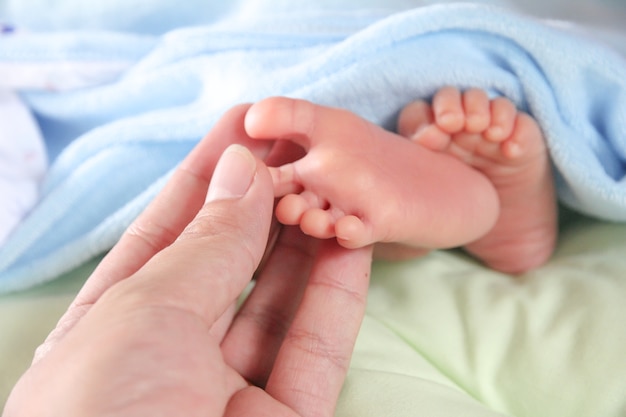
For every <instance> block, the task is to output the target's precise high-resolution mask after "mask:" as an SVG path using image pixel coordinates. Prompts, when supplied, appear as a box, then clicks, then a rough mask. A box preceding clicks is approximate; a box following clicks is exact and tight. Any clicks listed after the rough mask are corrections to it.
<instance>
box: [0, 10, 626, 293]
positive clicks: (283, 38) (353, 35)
mask: <svg viewBox="0 0 626 417" xmlns="http://www.w3.org/2000/svg"><path fill="white" fill-rule="evenodd" d="M12 62H16V63H24V62H29V63H47V64H50V63H52V64H54V63H59V62H74V63H78V64H81V63H82V64H87V63H89V64H94V65H96V66H97V65H100V64H105V65H109V64H110V65H112V67H115V68H118V69H119V71H118V72H117V73H114V74H113V75H111V76H110V78H109V79H105V78H106V77H104V78H103V79H101V80H99V81H98V84H97V85H91V86H83V87H82V88H77V89H70V90H65V91H44V90H42V91H23V98H24V100H25V101H26V102H27V104H28V106H29V107H30V108H31V109H32V111H33V113H34V114H35V116H36V118H37V120H38V122H39V125H40V127H41V129H42V132H43V134H44V137H45V139H46V144H47V147H48V151H49V153H50V156H51V158H52V165H51V169H50V171H49V173H48V176H47V179H46V182H45V184H44V187H43V194H42V199H41V202H40V204H38V206H37V207H36V208H35V209H34V210H33V211H32V213H31V214H30V216H29V217H28V218H26V219H25V221H24V222H23V223H22V224H21V226H20V227H19V228H18V229H17V231H16V232H15V233H14V234H13V236H12V237H11V239H10V240H9V241H8V242H7V243H6V245H5V246H4V247H3V248H1V249H0V291H11V290H18V289H22V288H26V287H29V286H32V285H34V284H37V283H41V282H45V281H47V280H50V279H53V278H54V277H56V276H57V275H59V274H60V273H62V272H65V271H67V270H69V269H71V268H73V267H75V266H76V265H78V264H80V263H82V262H84V261H86V260H87V259H89V258H90V257H92V256H94V255H95V254H98V253H101V252H103V251H105V250H107V249H108V248H110V247H111V246H112V245H113V244H114V243H115V242H116V240H117V239H118V238H119V236H120V234H121V233H122V232H123V230H124V229H125V227H126V226H127V225H128V224H129V223H130V222H131V221H132V220H133V219H134V218H135V216H136V215H137V214H138V213H139V212H140V211H141V210H142V209H143V208H144V207H145V205H146V204H147V203H148V202H149V201H150V199H151V198H152V197H153V196H154V195H155V193H156V192H158V190H159V189H160V187H161V186H162V185H163V183H164V182H165V180H166V179H167V177H168V175H170V173H171V171H172V169H173V168H174V167H176V165H177V163H178V162H179V161H180V160H181V159H182V158H183V157H184V156H185V155H186V154H187V153H188V152H189V150H190V149H191V148H192V147H193V146H194V144H196V143H197V142H198V140H199V139H200V138H201V137H202V136H203V135H204V134H205V133H206V132H207V131H208V130H209V129H210V128H211V126H212V125H213V123H214V122H215V121H216V120H217V119H218V118H219V116H220V115H221V114H222V113H223V112H224V111H225V110H227V109H228V108H229V107H230V106H232V105H234V104H236V103H239V102H249V101H255V100H259V99H261V98H263V97H266V96H270V95H287V96H292V97H301V98H305V99H308V100H312V101H315V102H318V103H321V104H326V105H332V106H338V107H344V108H347V109H350V110H352V111H354V112H355V113H357V114H360V115H361V116H363V117H365V118H367V119H369V120H371V121H373V122H375V123H378V124H380V125H383V126H385V127H388V128H392V127H393V125H394V121H395V118H396V116H397V114H398V111H399V109H401V108H402V107H403V106H404V105H405V104H406V103H408V102H409V101H411V100H414V99H416V98H428V97H430V96H432V94H433V93H434V92H435V91H436V90H437V89H439V88H440V87H442V86H445V85H455V86H458V87H460V88H468V87H479V88H483V89H487V90H489V91H490V92H491V93H492V94H493V95H504V96H507V97H509V98H510V99H512V100H513V101H514V102H515V103H516V104H517V105H518V106H519V107H520V108H521V109H523V110H525V111H527V112H529V113H531V114H532V115H533V116H534V117H535V118H536V119H537V120H538V121H539V123H540V124H541V127H542V128H543V130H544V132H545V136H546V139H547V141H548V144H549V149H550V152H551V155H552V159H553V161H554V165H555V167H556V172H557V174H556V175H557V185H558V191H559V196H560V198H561V200H562V201H563V202H564V203H565V204H567V205H569V206H571V207H573V208H575V209H576V210H579V211H581V212H583V213H587V214H590V215H593V216H597V217H599V218H603V219H608V220H613V221H624V220H626V179H625V178H626V177H625V173H626V62H625V61H624V60H623V59H622V58H621V57H620V56H619V55H618V54H616V53H613V52H611V51H610V50H608V49H605V48H602V47H599V46H598V45H597V44H595V43H593V42H591V41H588V40H585V39H583V38H580V37H577V36H574V35H573V34H572V33H567V32H564V31H562V30H561V29H557V28H554V27H551V26H549V25H546V24H543V23H539V22H537V21H534V20H531V19H527V18H524V17H522V16H519V15H516V14H509V13H507V12H505V11H503V10H500V9H496V8H490V7H487V6H477V5H467V4H465V5H462V4H459V5H439V6H429V7H423V8H419V9H415V10H409V11H403V12H400V13H395V14H389V13H379V12H372V13H369V12H361V13H355V12H354V11H351V12H350V13H341V12H328V13H312V12H311V13H299V14H291V15H290V14H282V15H275V16H272V17H258V18H256V17H252V16H248V17H245V18H238V19H232V20H229V21H226V20H224V21H220V22H217V23H213V24H210V25H201V26H194V27H188V28H183V29H177V30H173V31H170V32H168V33H165V34H164V35H150V34H143V35H139V34H136V33H130V32H122V31H116V32H111V31H100V30H98V31H96V30H94V31H88V30H81V31H79V32H55V33H33V34H30V35H20V36H14V37H13V36H8V37H5V38H4V39H2V41H1V42H0V63H12ZM85 84H86V85H87V84H89V83H85ZM4 122H5V121H3V123H4Z"/></svg>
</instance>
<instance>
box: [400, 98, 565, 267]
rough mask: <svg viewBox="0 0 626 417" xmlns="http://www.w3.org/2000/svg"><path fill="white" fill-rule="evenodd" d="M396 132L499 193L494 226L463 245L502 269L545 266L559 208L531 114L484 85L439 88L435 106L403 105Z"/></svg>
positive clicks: (419, 102)
mask: <svg viewBox="0 0 626 417" xmlns="http://www.w3.org/2000/svg"><path fill="white" fill-rule="evenodd" d="M398 130H399V132H400V134H402V135H404V136H406V137H409V138H411V139H412V140H413V141H414V142H415V143H417V144H420V145H422V146H425V147H427V148H429V149H431V150H433V151H436V152H441V153H444V154H447V155H451V156H454V157H455V158H457V159H459V160H460V161H463V162H464V163H465V164H467V165H468V166H470V167H472V168H474V169H476V170H477V171H479V172H481V173H482V174H484V175H485V176H486V177H487V178H488V179H489V181H490V182H491V183H492V184H493V186H494V187H495V189H496V192H497V194H498V199H499V203H500V214H499V216H498V220H497V222H496V224H495V226H494V227H493V228H492V229H491V230H490V231H489V233H487V234H486V235H484V236H482V237H481V238H480V239H477V240H476V241H474V242H471V243H469V244H467V245H465V249H466V250H467V251H468V252H470V253H471V254H473V255H474V256H476V257H477V258H479V259H481V260H482V261H483V262H485V263H486V264H487V265H489V266H491V267H492V268H494V269H497V270H499V271H503V272H508V273H520V272H524V271H527V270H529V269H533V268H535V267H537V266H540V265H542V264H543V263H544V262H545V261H546V260H547V259H548V258H549V257H550V255H551V254H552V252H553V251H554V246H555V242H556V237H557V207H556V197H555V190H554V182H553V176H552V171H551V167H550V161H549V156H548V150H547V148H546V144H545V141H544V138H543V134H542V132H541V130H540V128H539V126H538V124H537V123H536V121H535V120H534V119H532V118H531V117H530V116H529V115H527V114H525V113H522V112H518V111H517V109H516V108H515V106H514V104H513V103H512V102H511V101H509V100H508V99H506V98H503V97H499V98H494V99H489V98H488V96H487V94H486V93H485V92H484V91H482V90H477V89H471V90H468V91H466V92H463V93H462V92H460V91H459V90H458V89H456V88H452V87H447V88H443V89H441V90H440V91H439V92H437V94H436V95H435V96H434V98H433V100H432V103H427V102H424V101H417V102H414V103H411V104H410V105H408V106H407V107H406V108H405V109H404V110H403V112H402V113H401V115H400V118H399V121H398Z"/></svg>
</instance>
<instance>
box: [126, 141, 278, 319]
mask: <svg viewBox="0 0 626 417" xmlns="http://www.w3.org/2000/svg"><path fill="white" fill-rule="evenodd" d="M273 201H274V195H273V188H272V180H271V177H270V174H269V171H268V170H267V167H266V166H265V165H264V164H263V162H261V161H260V160H258V159H257V158H255V157H254V156H253V155H252V154H251V153H250V151H248V150H247V149H246V148H245V147H243V146H241V145H231V146H230V147H228V148H227V149H226V150H225V151H224V153H223V155H222V157H221V158H220V160H219V161H218V163H217V166H216V168H215V171H214V173H213V177H212V179H211V184H210V186H209V190H208V194H207V202H206V204H205V205H204V207H203V208H202V209H201V210H200V211H199V213H198V215H197V216H196V217H195V218H194V219H193V220H192V221H191V222H190V223H189V225H188V226H187V227H186V228H185V230H184V231H183V233H182V234H181V235H180V237H179V238H178V239H177V240H176V241H175V242H174V243H173V244H172V245H170V246H169V247H167V248H165V249H164V250H162V251H161V252H159V253H158V254H156V255H155V256H154V257H153V258H152V259H151V260H150V261H148V262H147V263H146V264H145V265H144V266H143V267H142V268H141V269H140V270H139V271H137V272H136V273H135V274H134V275H133V276H131V277H130V278H129V279H127V280H125V282H124V284H127V285H128V286H130V287H131V288H125V289H124V293H126V294H128V293H129V292H131V293H132V292H133V291H135V296H133V297H129V298H130V300H132V301H131V302H132V303H135V304H143V306H146V305H150V306H152V307H155V306H167V307H175V308H179V309H182V310H186V311H189V312H191V313H193V314H196V315H198V316H200V317H201V318H203V319H204V320H205V321H206V322H207V324H208V325H212V324H213V323H214V322H215V321H216V320H217V319H218V318H219V317H220V316H221V315H222V314H223V312H224V311H225V310H226V308H227V307H228V306H230V305H231V304H232V302H233V301H234V300H235V299H236V298H237V297H238V296H239V295H240V294H241V292H242V291H243V290H244V289H245V287H246V285H247V284H248V282H249V281H250V280H251V278H252V276H253V274H254V271H255V270H256V268H257V266H258V264H259V262H260V260H261V258H262V256H263V252H264V250H265V247H266V245H267V239H268V234H269V228H270V223H271V218H272V210H273ZM120 284H122V283H120ZM132 287H134V288H132ZM118 294H119V293H118ZM138 295H140V296H138ZM127 307H131V306H127ZM135 307H137V306H135Z"/></svg>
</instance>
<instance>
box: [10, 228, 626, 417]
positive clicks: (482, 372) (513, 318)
mask: <svg viewBox="0 0 626 417" xmlns="http://www.w3.org/2000/svg"><path fill="white" fill-rule="evenodd" d="M95 264H96V261H94V262H92V263H90V264H88V265H86V266H84V267H82V268H79V269H78V270H77V271H74V272H73V273H71V274H68V275H67V276H65V277H63V278H61V279H59V280H57V281H55V282H53V283H51V284H48V285H46V286H42V287H39V288H35V289H33V290H31V291H27V292H23V293H18V294H12V295H6V296H2V297H0V404H3V403H4V401H5V399H6V396H7V395H8V392H9V390H10V388H11V387H12V385H13V384H14V383H15V381H16V379H17V378H18V376H19V375H20V374H21V373H22V372H23V371H24V369H25V368H26V367H27V366H28V363H29V362H30V359H31V357H32V353H33V350H34V348H35V347H36V346H37V345H38V344H39V343H40V342H41V341H42V340H43V338H44V337H45V335H46V334H47V332H48V331H49V330H50V329H51V328H52V327H53V326H54V324H55V323H56V321H57V320H58V318H59V316H60V315H61V314H62V312H63V311H64V309H65V308H66V306H67V305H68V304H69V303H70V301H71V299H72V298H73V295H74V294H75V292H76V291H77V290H78V288H79V287H80V285H81V284H82V282H83V280H84V277H86V276H87V275H88V273H89V271H90V270H91V269H93V267H94V266H95ZM51 383H53V382H52V381H51ZM337 415H338V416H346V417H348V416H350V417H352V416H354V417H356V416H359V417H369V416H376V417H379V416H385V417H394V416H426V417H440V416H441V417H460V416H461V417H492V416H511V417H512V416H515V417H544V416H545V417H570V416H572V417H573V416H576V417H583V416H585V417H586V416H589V417H624V416H626V225H614V224H608V223H601V222H596V221H592V220H588V219H583V218H577V219H576V221H575V222H571V223H569V224H567V225H566V226H565V227H564V228H563V231H562V233H561V241H560V244H559V248H558V251H557V253H556V254H555V256H554V257H553V259H552V260H551V261H550V263H549V264H548V265H546V266H545V267H543V268H541V269H539V270H537V271H534V272H533V273H531V274H528V275H526V276H524V277H521V278H517V279H514V278H511V277H508V276H505V275H502V274H498V273H496V272H493V271H490V270H488V269H486V268H484V267H482V266H480V265H478V264H477V263H475V262H474V261H473V260H471V259H469V258H468V257H466V256H465V255H463V254H462V253H459V252H455V251H448V252H435V253H432V254H430V255H429V256H427V257H425V258H422V259H419V260H415V261H410V262H403V263H377V264H376V265H375V267H374V270H373V276H372V285H371V290H370V295H369V301H368V311H367V316H366V318H365V320H364V323H363V327H362V330H361V334H360V336H359V339H358V342H357V346H356V350H355V354H354V357H353V363H352V367H351V370H350V373H349V375H348V379H347V381H346V384H345V387H344V391H343V393H342V397H341V401H340V403H339V407H338V410H337Z"/></svg>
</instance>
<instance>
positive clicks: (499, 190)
mask: <svg viewBox="0 0 626 417" xmlns="http://www.w3.org/2000/svg"><path fill="white" fill-rule="evenodd" d="M245 129H246V132H247V134H248V135H249V136H250V137H252V138H256V139H270V140H287V141H291V142H294V143H296V144H298V145H299V146H301V147H302V148H304V150H305V151H306V155H305V156H304V157H302V158H300V159H298V160H296V161H294V162H292V163H288V164H284V165H281V166H278V167H276V168H272V169H271V170H270V171H271V174H272V178H273V182H274V190H275V193H276V195H277V196H280V197H282V198H281V200H280V202H279V204H278V205H277V207H276V215H277V217H278V219H279V221H280V222H282V223H284V224H288V225H300V228H301V229H302V231H303V232H304V233H306V234H309V235H311V236H314V237H317V238H322V239H325V238H336V239H337V241H338V242H339V244H341V245H342V246H344V247H347V248H358V247H363V246H367V245H370V244H373V243H380V242H382V243H385V244H383V245H380V244H379V245H377V248H376V249H377V254H379V255H382V257H384V258H388V259H398V258H400V259H402V258H407V257H411V256H417V255H421V254H423V253H424V252H426V251H428V250H429V249H434V248H450V247H457V246H463V247H464V248H465V249H466V250H467V251H468V252H469V253H471V254H472V255H474V256H475V257H477V258H478V259H480V260H481V261H483V262H484V263H485V264H487V265H488V266H490V267H492V268H494V269H496V270H499V271H503V272H507V273H521V272H524V271H526V270H529V269H532V268H535V267H537V266H539V265H541V264H543V263H544V262H545V261H546V260H547V259H548V258H549V256H550V255H551V253H552V251H553V248H554V244H555V240H556V235H557V233H556V224H557V219H556V212H557V210H556V202H555V197H554V186H553V182H552V175H551V171H550V164H549V160H548V153H547V150H546V146H545V143H544V141H543V136H542V134H541V131H540V129H539V127H538V125H537V123H536V122H535V121H534V120H533V119H532V118H531V117H530V116H528V115H526V114H524V113H521V112H518V111H517V110H516V108H515V106H514V105H513V104H512V103H511V102H510V101H509V100H507V99H505V98H496V99H493V100H490V99H489V98H488V96H487V95H486V94H485V93H484V92H483V91H481V90H477V89H472V90H468V91H466V92H464V93H462V92H460V91H459V90H457V89H455V88H443V89H441V90H440V91H438V92H437V93H436V94H435V96H434V98H433V100H432V103H428V102H425V101H416V102H413V103H410V104H409V105H407V106H406V107H405V108H404V109H403V111H402V112H401V114H400V117H399V120H398V131H399V133H400V135H396V134H394V133H391V132H388V131H386V130H384V129H381V128H380V127H377V126H375V125H373V124H371V123H369V122H367V121H365V120H364V119H362V118H360V117H358V116H356V115H354V114H352V113H350V112H348V111H345V110H340V109H334V108H328V107H323V106H317V105H314V104H312V103H309V102H306V101H302V100H293V99H288V98H282V97H274V98H269V99H266V100H263V101H261V102H259V103H256V104H255V105H253V106H252V107H251V108H250V110H249V111H248V114H247V115H246V119H245ZM407 138H409V139H411V140H407Z"/></svg>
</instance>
